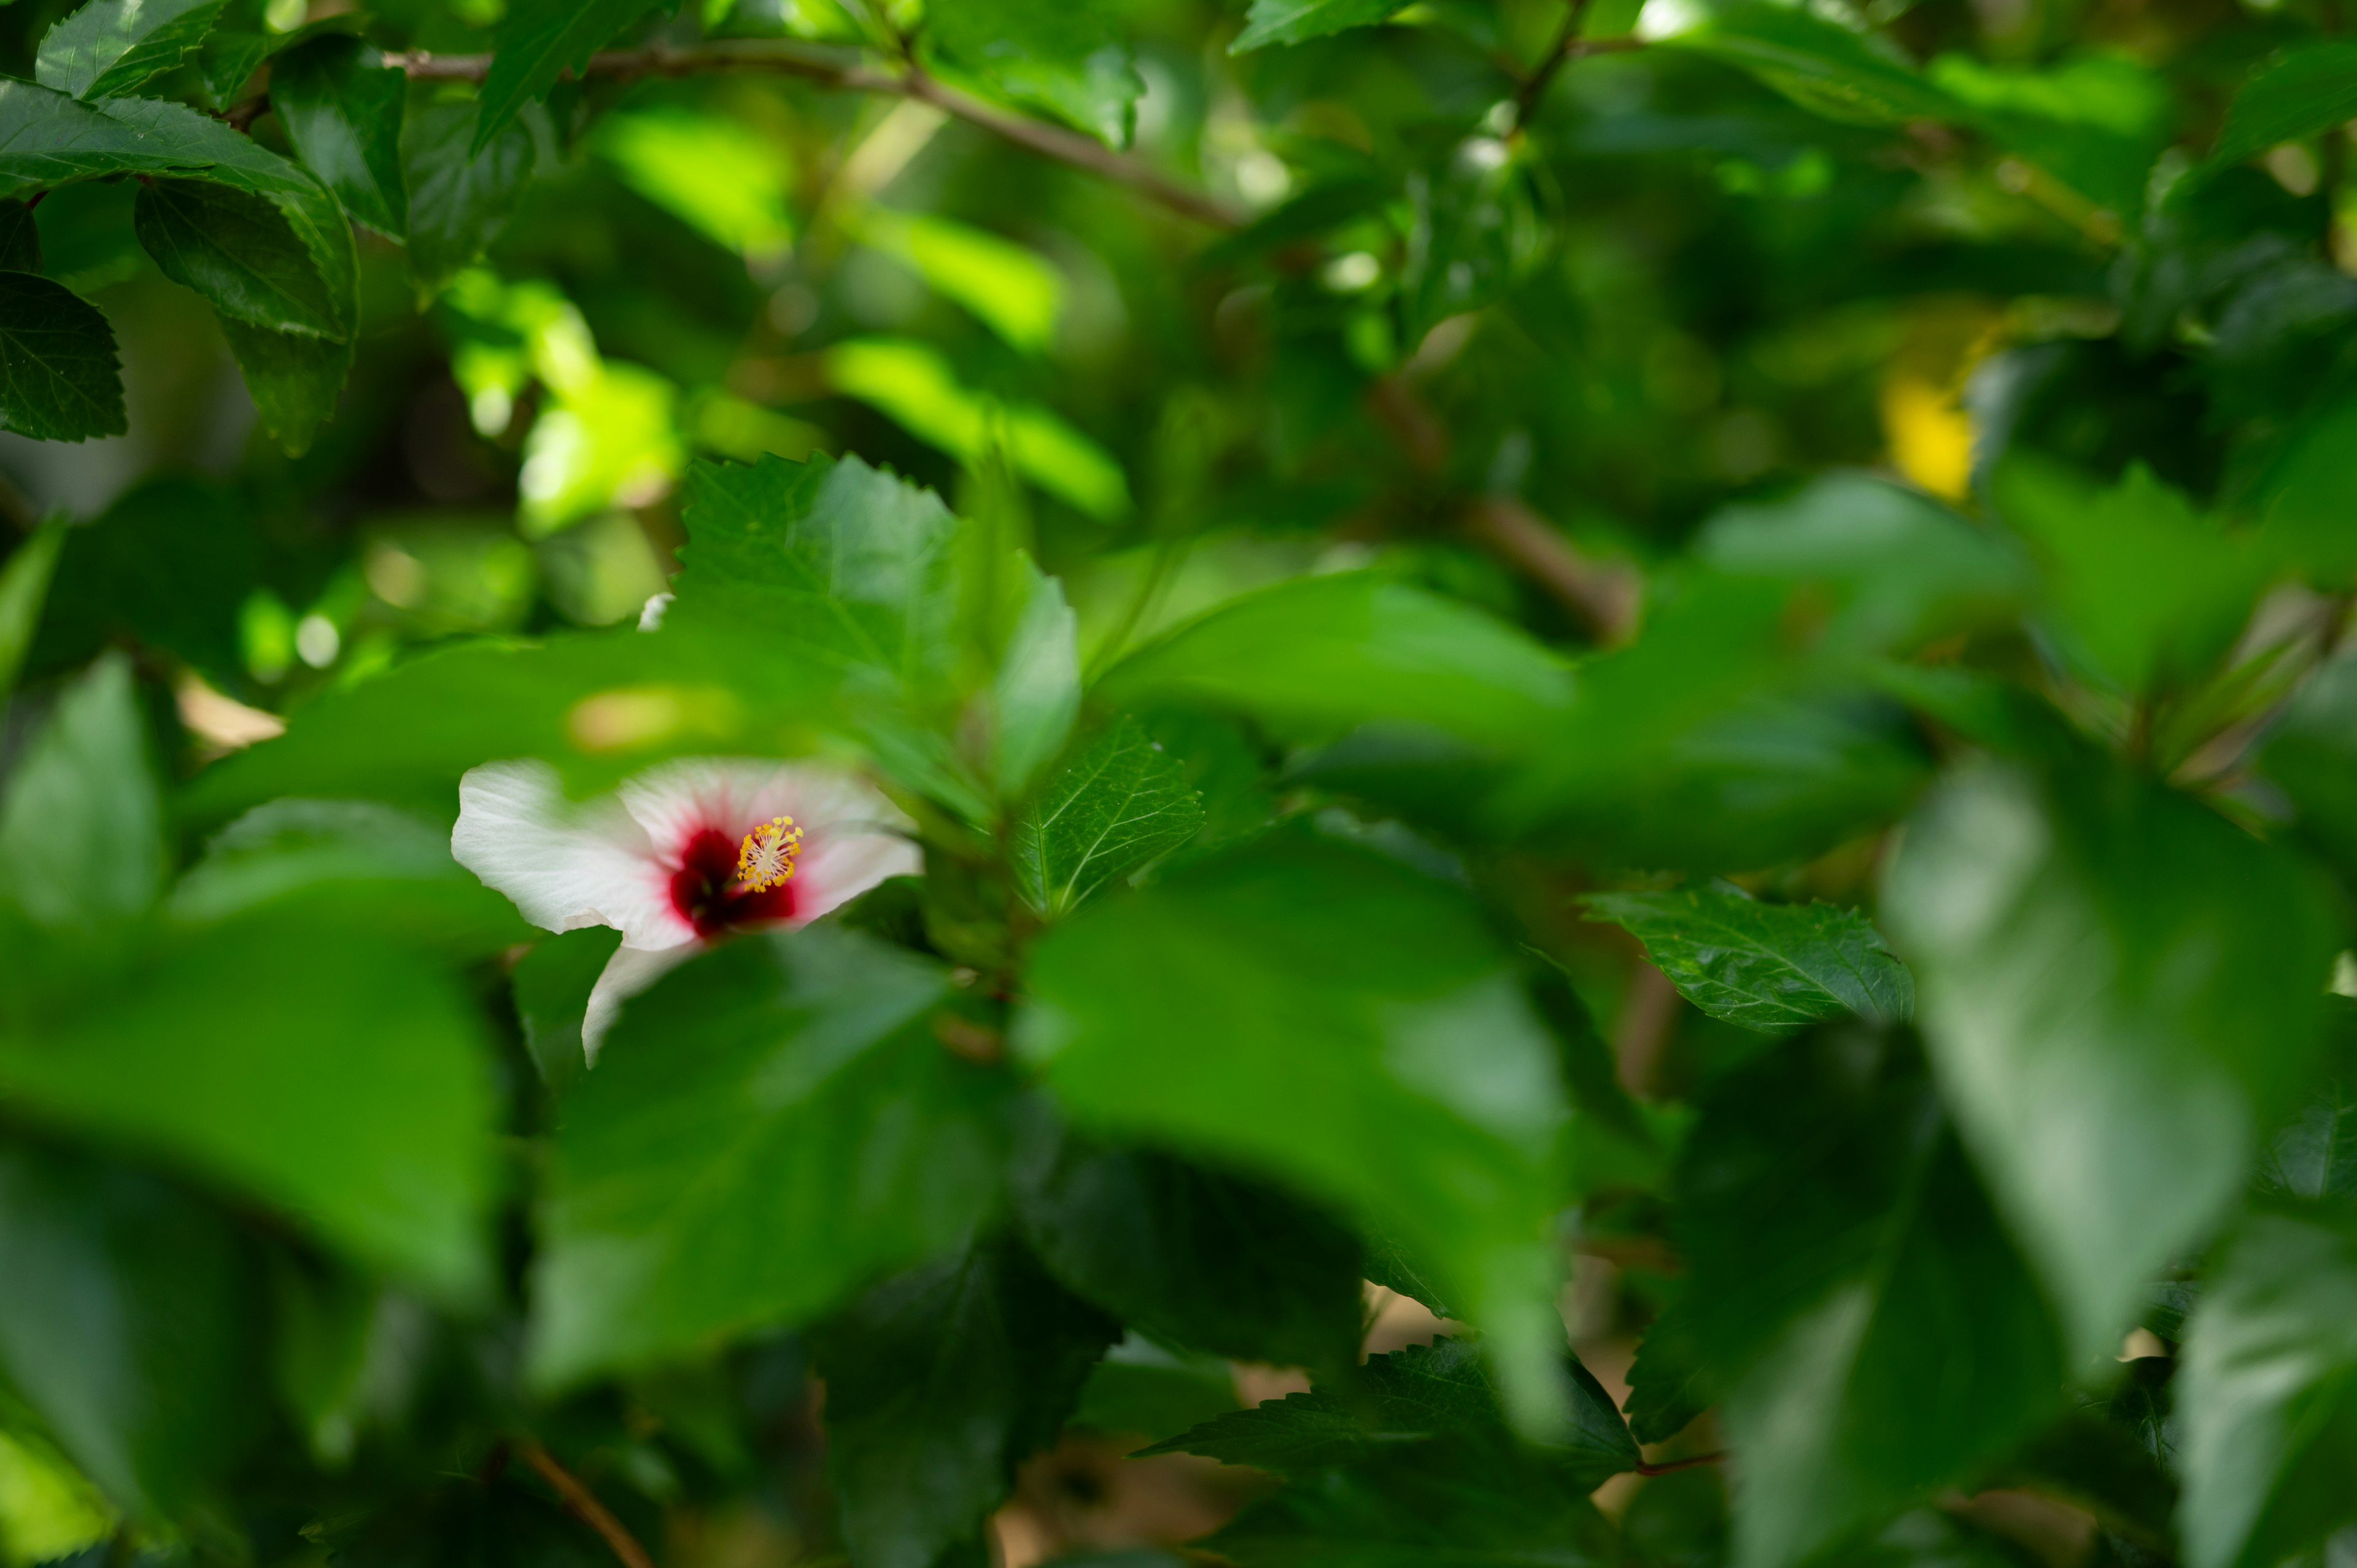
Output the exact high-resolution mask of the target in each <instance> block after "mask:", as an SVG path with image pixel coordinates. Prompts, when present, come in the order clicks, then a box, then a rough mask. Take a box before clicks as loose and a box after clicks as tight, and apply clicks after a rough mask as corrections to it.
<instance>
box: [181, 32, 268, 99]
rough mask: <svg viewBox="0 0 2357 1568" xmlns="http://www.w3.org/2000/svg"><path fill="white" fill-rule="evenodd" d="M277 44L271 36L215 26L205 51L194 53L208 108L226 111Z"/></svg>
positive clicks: (208, 35)
mask: <svg viewBox="0 0 2357 1568" xmlns="http://www.w3.org/2000/svg"><path fill="white" fill-rule="evenodd" d="M280 41H281V40H280V39H279V38H277V37H274V35H272V34H269V33H257V32H252V31H249V30H246V29H243V28H239V27H215V28H214V29H213V30H212V31H211V32H210V33H209V34H207V35H206V37H205V44H204V48H201V49H199V50H198V51H197V73H198V74H199V76H202V77H203V78H204V79H205V93H206V96H207V97H209V98H210V99H211V101H212V102H211V107H213V108H215V109H227V108H229V107H231V105H232V104H234V103H235V102H237V98H238V94H239V93H240V92H241V91H243V90H244V88H245V84H246V83H247V82H249V81H253V73H254V72H255V71H257V70H261V69H262V63H263V61H264V60H266V59H269V58H270V55H271V51H272V50H273V49H274V48H277V47H278V45H279V43H280Z"/></svg>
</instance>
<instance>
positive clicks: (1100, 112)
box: [925, 0, 1146, 325]
mask: <svg viewBox="0 0 2357 1568" xmlns="http://www.w3.org/2000/svg"><path fill="white" fill-rule="evenodd" d="M1122 20H1123V9H1122V6H1121V5H1120V4H1119V0H1071V3H1069V4H1063V5H1035V4H1033V3H1032V0H952V4H948V5H931V6H928V7H927V8H926V14H925V21H926V24H927V35H928V41H929V42H931V43H932V44H934V45H935V46H937V47H938V48H940V49H941V50H942V53H943V54H945V55H947V56H948V57H949V59H950V60H951V61H952V63H953V64H954V65H957V66H961V67H963V68H964V69H965V70H969V71H972V72H974V74H975V75H977V76H978V77H980V78H981V80H982V81H983V82H984V83H985V84H986V85H987V86H988V87H990V88H991V89H992V90H994V91H996V92H998V93H1000V94H1002V95H1004V96H1006V97H1007V98H1011V99H1013V100H1015V101H1016V102H1019V103H1028V104H1031V105H1034V106H1036V107H1039V108H1041V109H1044V110H1046V111H1048V112H1049V113H1051V114H1054V115H1056V116H1058V117H1059V118H1060V119H1063V120H1067V121H1070V122H1071V124H1075V125H1078V126H1080V127H1081V128H1082V129H1083V130H1085V131H1088V132H1090V133H1091V134H1093V135H1095V136H1096V137H1097V138H1098V139H1099V140H1101V141H1103V142H1106V143H1109V144H1110V145H1114V146H1116V147H1123V146H1127V145H1129V140H1130V132H1131V129H1132V126H1133V124H1134V122H1135V117H1136V107H1137V101H1138V100H1139V99H1140V98H1142V97H1144V96H1145V95H1146V81H1145V79H1144V78H1143V77H1141V76H1139V75H1138V74H1137V70H1136V67H1135V65H1133V64H1132V63H1131V59H1130V54H1129V50H1128V48H1126V47H1125V44H1124V43H1123V41H1122V28H1121V23H1122ZM994 325H995V324H994Z"/></svg>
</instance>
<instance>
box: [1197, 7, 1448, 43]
mask: <svg viewBox="0 0 2357 1568" xmlns="http://www.w3.org/2000/svg"><path fill="white" fill-rule="evenodd" d="M1403 9H1405V0H1253V6H1252V10H1251V12H1250V13H1249V14H1247V15H1246V16H1245V17H1244V30H1243V32H1242V33H1240V34H1238V35H1237V36H1236V41H1235V42H1234V43H1232V44H1230V45H1229V46H1228V52H1229V53H1231V54H1243V52H1245V51H1246V50H1247V49H1256V48H1265V46H1267V45H1269V44H1297V43H1301V42H1304V41H1306V40H1307V39H1309V38H1324V37H1325V36H1326V35H1327V34H1329V33H1339V32H1342V31H1344V30H1345V29H1347V28H1351V27H1373V26H1374V25H1375V24H1376V23H1378V22H1381V21H1384V20H1386V19H1388V18H1389V17H1390V16H1391V15H1392V13H1394V11H1399V10H1403Z"/></svg>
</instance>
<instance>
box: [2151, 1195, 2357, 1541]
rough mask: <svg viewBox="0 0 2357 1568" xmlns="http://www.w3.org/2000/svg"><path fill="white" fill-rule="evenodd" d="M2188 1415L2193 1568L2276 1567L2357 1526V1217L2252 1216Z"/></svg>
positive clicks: (2194, 1373) (2187, 1524)
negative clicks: (2356, 1483) (2356, 1491)
mask: <svg viewBox="0 0 2357 1568" xmlns="http://www.w3.org/2000/svg"><path fill="white" fill-rule="evenodd" d="M2178 1410H2179V1419H2180V1421H2181V1422H2182V1423H2183V1426H2184V1442H2183V1447H2182V1449H2181V1451H2180V1452H2181V1455H2182V1457H2183V1463H2184V1470H2185V1498H2184V1504H2183V1509H2182V1511H2181V1513H2180V1516H2179V1529H2180V1530H2181V1531H2182V1535H2183V1540H2184V1543H2185V1545H2184V1550H2185V1561H2186V1563H2188V1564H2189V1568H2243V1565H2244V1564H2258V1563H2280V1562H2282V1561H2284V1560H2285V1559H2286V1558H2288V1557H2290V1556H2292V1555H2293V1554H2294V1553H2296V1552H2300V1551H2302V1550H2303V1549H2306V1548H2309V1547H2312V1546H2315V1545H2317V1544H2319V1543H2320V1542H2321V1541H2323V1540H2324V1539H2325V1537H2327V1536H2328V1535H2330V1534H2331V1533H2332V1532H2333V1531H2334V1530H2337V1529H2339V1528H2340V1527H2341V1526H2342V1525H2345V1524H2348V1523H2351V1522H2352V1521H2357V1496H2352V1493H2351V1492H2350V1490H2349V1487H2348V1479H2347V1478H2348V1476H2349V1474H2350V1470H2351V1466H2352V1465H2357V1221H2352V1216H2351V1215H2350V1213H2349V1211H2348V1210H2347V1209H2346V1208H2343V1207H2341V1206H2340V1205H2334V1206H2332V1207H2330V1208H2317V1209H2308V1210H2302V1211H2298V1212H2295V1211H2292V1210H2289V1209H2285V1210H2273V1211H2263V1212H2261V1213H2259V1214H2256V1215H2254V1216H2253V1217H2252V1218H2251V1219H2249V1220H2248V1221H2247V1222H2246V1223H2245V1224H2244V1227H2243V1229H2242V1230H2241V1232H2240V1233H2239V1234H2238V1235H2237V1236H2236V1237H2235V1238H2234V1240H2233V1243H2232V1244H2231V1245H2230V1246H2229V1247H2228V1248H2227V1249H2226V1250H2225V1252H2224V1254H2223V1256H2222V1257H2220V1258H2219V1259H2217V1260H2216V1262H2215V1263H2214V1265H2213V1270H2212V1277H2211V1281H2210V1286H2209V1289H2208V1291H2207V1292H2206V1293H2205V1294H2204V1296H2203V1299H2202V1302H2201V1308H2200V1310H2199V1311H2197V1312H2196V1313H2195V1314H2194V1316H2193V1320H2192V1326H2191V1328H2190V1332H2189V1335H2188V1337H2187V1340H2186V1345H2185V1353H2184V1360H2183V1369H2182V1371H2181V1372H2180V1374H2179V1388H2178Z"/></svg>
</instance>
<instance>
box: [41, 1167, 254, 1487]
mask: <svg viewBox="0 0 2357 1568" xmlns="http://www.w3.org/2000/svg"><path fill="white" fill-rule="evenodd" d="M243 1252H244V1248H243V1247H242V1245H241V1243H240V1240H239V1238H238V1236H237V1234H236V1233H235V1232H234V1231H233V1230H231V1229H230V1227H229V1225H228V1223H227V1222H226V1221H225V1220H223V1219H221V1216H220V1215H219V1214H217V1213H216V1212H214V1211H213V1210H212V1209H210V1208H207V1207H205V1206H203V1205H201V1204H199V1203H197V1202H195V1201H193V1200H192V1199H190V1198H188V1197H186V1196H184V1195H183V1194H181V1193H180V1192H179V1191H178V1189H176V1188H174V1187H168V1186H167V1185H166V1184H164V1183H163V1182H160V1181H158V1180H156V1178H155V1177H153V1176H144V1175H140V1174H137V1173H135V1172H133V1171H129V1170H126V1169H124V1168H122V1167H120V1166H114V1165H101V1164H98V1163H96V1162H94V1161H91V1160H87V1159H84V1158H81V1157H79V1156H73V1157H69V1156H67V1155H60V1154H52V1153H48V1152H46V1151H42V1150H40V1149H38V1148H36V1147H34V1146H32V1145H29V1144H21V1143H9V1144H0V1275H5V1277H6V1279H7V1280H8V1288H7V1289H6V1290H5V1291H0V1371H5V1374H6V1378H7V1380H8V1382H9V1383H10V1385H12V1386H13V1387H14V1388H15V1390H16V1391H18V1392H20V1393H21V1394H23V1395H24V1397H25V1400H26V1402H27V1403H29V1404H30V1405H32V1406H33V1408H34V1409H35V1410H36V1411H38V1412H39V1413H40V1415H41V1418H42V1420H43V1421H44V1422H45V1423H47V1424H48V1428H49V1430H50V1431H51V1432H53V1433H54V1434H56V1435H57V1438H58V1441H59V1444H61V1445H62V1446H63V1447H64V1448H65V1451H66V1453H67V1454H68V1455H70V1456H71V1458H72V1459H73V1461H74V1463H75V1464H77V1465H79V1466H81V1468H82V1469H83V1470H84V1471H86V1472H87V1473H88V1474H89V1475H90V1477H91V1479H92V1480H94V1481H96V1482H97V1483H98V1484H99V1485H100V1486H101V1487H103V1488H104V1489H105V1491H106V1493H107V1495H108V1496H109V1497H110V1498H113V1500H114V1501H115V1502H116V1503H118V1504H120V1505H121V1506H122V1507H124V1509H128V1510H130V1511H131V1512H133V1513H135V1514H139V1515H142V1516H145V1518H147V1519H149V1520H158V1521H160V1520H162V1519H163V1518H164V1517H165V1516H168V1515H171V1514H174V1513H178V1512H179V1511H181V1510H183V1509H188V1508H189V1507H190V1506H192V1505H194V1504H196V1503H198V1502H199V1501H200V1500H201V1499H202V1498H203V1497H204V1494H205V1493H206V1492H207V1491H209V1490H210V1487H211V1485H212V1483H213V1482H214V1481H215V1480H216V1479H218V1478H219V1477H221V1476H222V1475H223V1474H224V1473H225V1472H226V1471H227V1470H228V1469H229V1468H230V1466H232V1465H234V1464H235V1463H237V1461H238V1460H239V1459H240V1458H241V1457H242V1455H243V1452H244V1450H245V1448H246V1447H247V1446H248V1445H249V1444H250V1443H251V1442H252V1440H253V1438H254V1437H255V1436H257V1435H258V1434H259V1431H260V1429H261V1427H262V1425H263V1421H262V1419H261V1418H262V1417H263V1416H264V1414H265V1412H266V1409H267V1407H266V1406H265V1405H264V1402H262V1401H260V1400H258V1399H256V1398H254V1397H253V1371H254V1365H253V1363H254V1360H255V1357H254V1354H253V1328H254V1307H255V1305H256V1303H255V1302H254V1301H253V1299H252V1295H253V1293H252V1289H251V1286H250V1285H249V1283H247V1278H246V1270H245V1267H244V1265H245V1262H246V1259H245V1257H244V1256H243Z"/></svg>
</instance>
